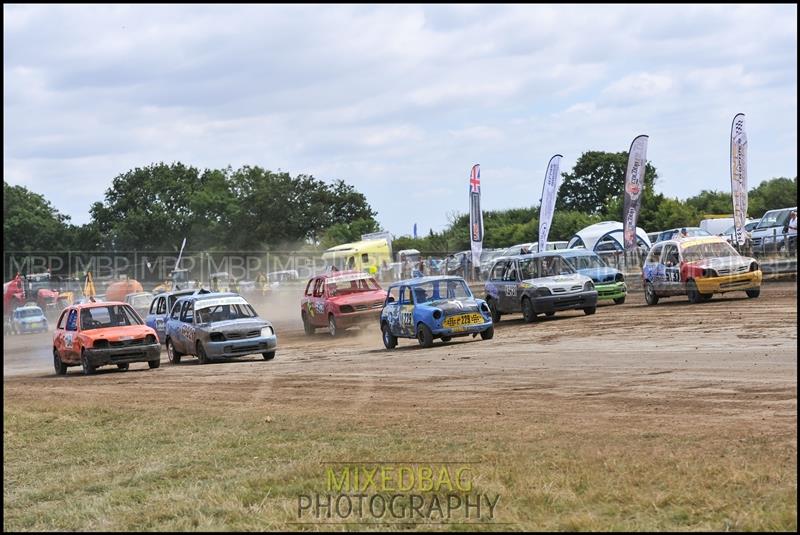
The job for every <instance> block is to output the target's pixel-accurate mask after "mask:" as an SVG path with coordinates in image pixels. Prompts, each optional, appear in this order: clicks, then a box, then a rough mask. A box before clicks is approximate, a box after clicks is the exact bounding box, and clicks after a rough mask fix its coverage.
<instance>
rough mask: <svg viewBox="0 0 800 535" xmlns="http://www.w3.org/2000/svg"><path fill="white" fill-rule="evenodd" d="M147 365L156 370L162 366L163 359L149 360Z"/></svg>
mask: <svg viewBox="0 0 800 535" xmlns="http://www.w3.org/2000/svg"><path fill="white" fill-rule="evenodd" d="M147 365H148V366H150V369H151V370H154V369H156V368H158V367H159V366H161V359H160V358H159V359H158V360H148V361H147Z"/></svg>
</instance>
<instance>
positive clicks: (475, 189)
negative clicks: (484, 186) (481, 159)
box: [469, 163, 481, 193]
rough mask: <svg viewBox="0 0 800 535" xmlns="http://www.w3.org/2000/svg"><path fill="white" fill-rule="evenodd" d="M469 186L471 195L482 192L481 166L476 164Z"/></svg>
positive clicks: (470, 175) (473, 167) (470, 176)
mask: <svg viewBox="0 0 800 535" xmlns="http://www.w3.org/2000/svg"><path fill="white" fill-rule="evenodd" d="M469 185H470V192H471V193H480V191H481V166H480V164H477V163H476V164H475V165H473V166H472V172H471V173H470V174H469Z"/></svg>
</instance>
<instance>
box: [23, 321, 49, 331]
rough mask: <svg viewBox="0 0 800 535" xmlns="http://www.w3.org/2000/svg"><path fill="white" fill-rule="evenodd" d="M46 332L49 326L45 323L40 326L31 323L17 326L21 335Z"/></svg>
mask: <svg viewBox="0 0 800 535" xmlns="http://www.w3.org/2000/svg"><path fill="white" fill-rule="evenodd" d="M46 330H47V324H46V323H44V322H41V323H38V324H31V323H27V324H26V323H20V324H17V331H19V332H21V333H37V332H41V331H46Z"/></svg>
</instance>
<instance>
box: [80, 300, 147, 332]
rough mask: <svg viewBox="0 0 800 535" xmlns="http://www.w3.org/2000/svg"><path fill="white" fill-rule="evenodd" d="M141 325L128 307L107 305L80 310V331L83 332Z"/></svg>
mask: <svg viewBox="0 0 800 535" xmlns="http://www.w3.org/2000/svg"><path fill="white" fill-rule="evenodd" d="M141 324H142V322H141V320H140V319H139V317H138V316H137V315H136V313H135V312H134V311H133V309H132V308H131V307H130V306H128V305H108V306H100V307H92V308H84V309H82V310H81V330H83V331H90V330H92V329H105V328H106V327H125V326H128V325H141Z"/></svg>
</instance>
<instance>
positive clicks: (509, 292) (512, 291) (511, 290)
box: [505, 284, 517, 297]
mask: <svg viewBox="0 0 800 535" xmlns="http://www.w3.org/2000/svg"><path fill="white" fill-rule="evenodd" d="M505 288H506V297H516V296H517V285H516V284H506V286H505Z"/></svg>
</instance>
